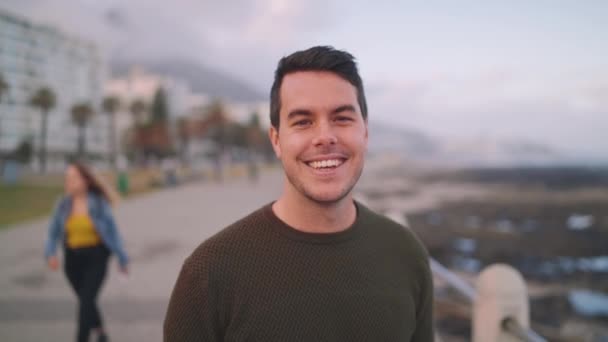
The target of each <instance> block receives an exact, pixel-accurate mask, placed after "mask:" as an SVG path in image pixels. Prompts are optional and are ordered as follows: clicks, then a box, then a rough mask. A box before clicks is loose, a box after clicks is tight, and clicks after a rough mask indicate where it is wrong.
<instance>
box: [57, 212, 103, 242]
mask: <svg viewBox="0 0 608 342" xmlns="http://www.w3.org/2000/svg"><path fill="white" fill-rule="evenodd" d="M65 231H66V234H67V235H66V236H67V244H68V247H69V248H83V247H93V246H97V245H99V244H101V238H100V237H99V234H97V231H96V230H95V226H94V225H93V221H92V220H91V218H90V217H89V215H86V214H77V215H74V214H72V215H70V217H69V218H68V219H67V220H66V222H65Z"/></svg>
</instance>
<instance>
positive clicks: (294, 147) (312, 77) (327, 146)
mask: <svg viewBox="0 0 608 342" xmlns="http://www.w3.org/2000/svg"><path fill="white" fill-rule="evenodd" d="M280 98H281V110H280V116H279V118H280V128H279V129H278V130H277V129H275V128H274V127H271V128H270V139H271V141H272V145H273V148H274V151H275V153H276V155H277V157H278V158H279V159H280V160H281V162H282V164H283V168H284V170H285V174H286V176H287V179H288V180H289V183H288V184H287V186H288V187H291V188H292V190H296V191H297V192H299V193H300V194H301V195H304V196H305V197H307V198H308V199H310V200H313V201H315V202H317V203H324V204H331V203H335V202H338V201H339V200H341V199H343V198H345V197H346V196H347V195H348V194H349V193H350V191H351V190H352V188H353V187H354V186H355V184H356V183H357V180H358V179H359V177H360V176H361V172H362V170H363V161H364V157H365V153H366V151H367V122H366V121H365V120H364V119H363V117H362V115H361V109H360V108H359V104H358V102H357V90H356V88H355V87H354V86H353V85H351V84H350V83H349V82H348V81H346V80H344V79H342V78H340V77H339V76H337V75H335V74H333V73H331V72H323V71H321V72H317V71H302V72H295V73H291V74H288V75H286V76H285V77H284V78H283V82H282V85H281V89H280Z"/></svg>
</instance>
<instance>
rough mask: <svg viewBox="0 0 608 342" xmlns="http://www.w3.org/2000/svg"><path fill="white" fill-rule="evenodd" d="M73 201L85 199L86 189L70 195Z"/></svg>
mask: <svg viewBox="0 0 608 342" xmlns="http://www.w3.org/2000/svg"><path fill="white" fill-rule="evenodd" d="M71 197H72V200H73V201H82V200H86V199H87V193H86V191H83V192H79V193H75V194H72V195H71Z"/></svg>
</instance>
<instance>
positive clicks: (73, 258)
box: [64, 245, 110, 342]
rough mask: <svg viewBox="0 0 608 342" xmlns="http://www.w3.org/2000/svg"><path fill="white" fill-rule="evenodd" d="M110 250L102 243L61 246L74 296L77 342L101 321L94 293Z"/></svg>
mask: <svg viewBox="0 0 608 342" xmlns="http://www.w3.org/2000/svg"><path fill="white" fill-rule="evenodd" d="M109 256H110V251H109V250H108V249H107V248H106V247H105V246H103V245H100V246H95V247H87V248H74V249H72V248H67V247H66V248H65V265H64V266H65V274H66V276H67V278H68V280H69V281H70V285H72V288H73V289H74V292H76V296H77V297H78V335H77V341H78V342H86V341H88V339H89V335H90V333H91V330H92V329H94V328H101V327H102V326H103V322H102V319H101V314H100V312H99V308H98V307H97V295H98V294H99V290H100V289H101V285H102V284H103V281H104V279H105V277H106V269H107V265H108V258H109Z"/></svg>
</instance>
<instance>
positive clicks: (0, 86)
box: [0, 74, 8, 134]
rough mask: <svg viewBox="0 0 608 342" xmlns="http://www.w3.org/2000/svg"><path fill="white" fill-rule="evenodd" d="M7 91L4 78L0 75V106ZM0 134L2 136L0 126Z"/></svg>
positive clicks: (0, 127)
mask: <svg viewBox="0 0 608 342" xmlns="http://www.w3.org/2000/svg"><path fill="white" fill-rule="evenodd" d="M7 91H8V83H6V81H5V80H4V77H2V74H0V104H1V103H2V98H3V97H4V94H5V93H6V92H7ZM1 114H2V112H0V116H1ZM0 119H1V118H0ZM0 134H2V126H1V125H0Z"/></svg>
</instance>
